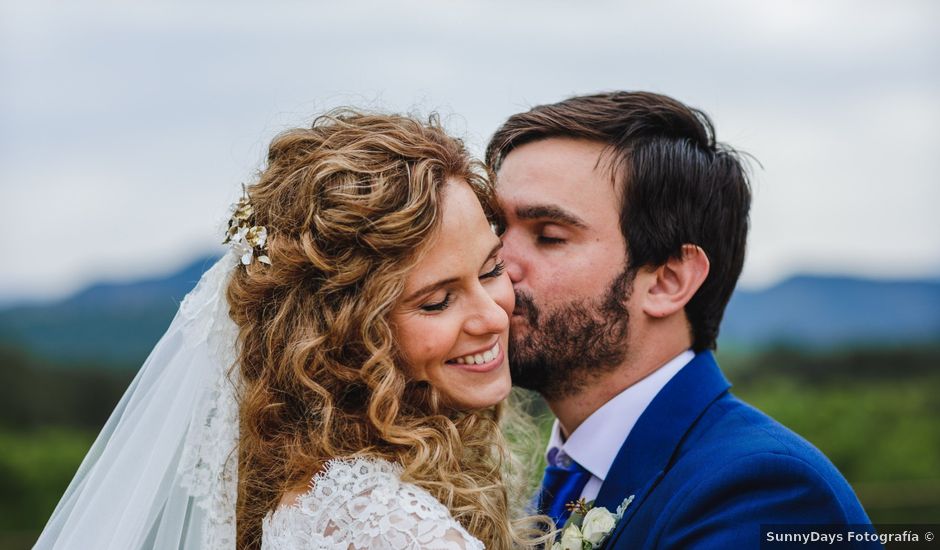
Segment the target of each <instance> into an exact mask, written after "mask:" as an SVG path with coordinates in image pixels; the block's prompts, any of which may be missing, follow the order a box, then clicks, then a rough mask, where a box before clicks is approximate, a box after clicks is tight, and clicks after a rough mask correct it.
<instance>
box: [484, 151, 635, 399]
mask: <svg viewBox="0 0 940 550" xmlns="http://www.w3.org/2000/svg"><path fill="white" fill-rule="evenodd" d="M603 152H604V146H603V144H600V143H596V142H591V141H585V140H573V139H567V138H551V139H546V140H541V141H537V142H533V143H528V144H525V145H523V146H521V147H518V148H517V149H514V150H513V151H512V152H510V153H509V155H508V156H507V157H506V158H505V159H504V161H503V164H502V166H501V167H500V170H499V174H498V191H499V197H500V202H501V203H502V205H503V207H504V209H505V213H506V222H507V226H506V231H505V233H504V234H503V243H504V248H503V260H504V261H505V263H506V270H507V272H508V273H509V277H510V279H511V281H512V283H513V288H514V290H515V293H516V306H515V310H514V312H513V315H512V318H511V324H510V342H511V343H510V349H509V351H510V369H511V371H512V375H513V383H515V384H517V385H519V386H522V387H525V388H529V389H533V390H536V391H539V392H540V393H542V394H543V395H544V396H545V397H546V398H548V399H555V398H559V397H564V396H566V395H571V394H574V393H576V392H577V391H578V390H579V389H581V387H583V385H585V384H588V383H590V382H591V380H592V379H596V375H597V374H599V373H602V372H604V371H605V370H610V369H613V368H614V367H616V366H617V365H618V364H619V363H620V362H621V361H622V360H623V358H624V353H625V351H626V336H627V322H628V317H629V315H628V312H627V302H628V299H629V295H630V289H631V287H632V275H631V274H630V273H629V272H628V271H627V270H626V268H625V266H626V265H627V258H626V250H625V249H626V247H625V244H624V239H623V235H622V234H621V232H620V224H619V216H620V197H619V187H618V186H617V185H615V184H614V182H613V181H612V178H611V176H610V174H611V172H610V170H609V167H608V164H607V162H606V160H607V159H606V157H604V156H602V155H603Z"/></svg>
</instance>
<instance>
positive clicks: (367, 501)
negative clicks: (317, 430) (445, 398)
mask: <svg viewBox="0 0 940 550" xmlns="http://www.w3.org/2000/svg"><path fill="white" fill-rule="evenodd" d="M400 471H401V469H400V468H399V467H398V466H395V465H393V464H390V463H388V462H385V461H378V460H363V459H358V460H354V461H332V462H330V463H329V464H328V465H327V468H326V470H325V471H324V472H321V473H320V474H318V475H317V477H315V478H314V479H313V481H312V482H311V489H310V490H309V491H308V492H307V493H305V494H304V495H302V496H301V497H300V498H299V499H298V501H297V502H296V503H294V504H292V505H289V506H282V507H280V508H278V509H277V510H276V511H275V512H274V513H273V514H269V515H268V516H267V517H266V518H265V521H264V533H263V540H262V549H263V550H287V549H299V548H318V549H319V548H343V549H350V550H366V549H374V548H401V549H414V550H418V549H431V550H482V549H483V544H482V543H481V542H480V541H479V540H477V539H475V538H473V537H472V536H471V535H470V534H469V533H468V532H467V531H466V530H465V529H464V528H463V526H461V525H460V524H459V523H458V522H457V521H455V520H454V518H453V517H451V515H450V513H449V512H448V510H447V508H446V507H445V506H444V505H443V504H441V503H440V502H439V501H437V500H436V499H435V498H434V497H433V496H431V494H430V493H428V492H427V491H425V490H424V489H421V488H420V487H418V486H416V485H414V484H411V483H404V482H402V481H401V479H400V478H399V473H400Z"/></svg>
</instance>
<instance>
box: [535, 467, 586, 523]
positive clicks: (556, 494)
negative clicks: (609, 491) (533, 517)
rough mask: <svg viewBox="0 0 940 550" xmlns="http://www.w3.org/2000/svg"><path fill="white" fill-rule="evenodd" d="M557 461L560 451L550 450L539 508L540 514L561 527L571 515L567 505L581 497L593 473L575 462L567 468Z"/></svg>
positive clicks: (543, 477)
mask: <svg viewBox="0 0 940 550" xmlns="http://www.w3.org/2000/svg"><path fill="white" fill-rule="evenodd" d="M557 459H558V449H552V450H550V451H549V452H548V466H546V467H545V475H544V476H542V488H541V490H540V491H539V500H538V506H539V513H540V514H545V515H547V516H548V517H550V518H552V519H553V520H554V521H555V525H557V526H558V527H561V526H562V525H564V523H565V520H567V519H568V515H569V514H570V513H571V512H569V511H568V509H567V508H566V507H565V505H566V504H568V503H569V502H572V501H575V500H577V499H578V498H580V497H581V491H583V490H584V486H585V485H586V484H587V482H588V480H589V479H591V472H589V471H587V470H585V469H584V468H583V467H582V466H581V465H580V464H578V463H577V462H575V461H573V460H571V461H570V464H568V465H567V466H561V465H559V464H558V460H557Z"/></svg>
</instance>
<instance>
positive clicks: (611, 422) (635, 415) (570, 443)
mask: <svg viewBox="0 0 940 550" xmlns="http://www.w3.org/2000/svg"><path fill="white" fill-rule="evenodd" d="M694 357H695V353H694V352H693V351H692V350H686V351H684V352H682V353H680V354H679V355H677V356H676V357H674V358H673V359H671V360H670V361H669V362H667V363H666V364H665V365H663V366H662V367H660V368H658V369H656V370H655V371H653V372H652V373H650V374H649V375H648V376H647V377H646V378H644V379H642V380H640V381H639V382H637V383H635V384H633V385H632V386H630V387H629V388H627V389H625V390H623V391H622V392H620V393H619V394H617V395H616V396H615V397H614V398H613V399H611V400H610V401H608V402H607V403H604V404H603V405H602V406H601V407H600V408H599V409H597V410H596V411H594V412H593V413H592V414H591V416H589V417H587V419H585V421H584V422H582V423H581V425H580V426H578V428H577V429H576V430H575V431H574V433H572V434H571V437H569V438H568V439H567V441H566V440H565V439H564V438H563V437H562V435H561V425H560V424H559V423H558V419H557V418H556V419H555V423H554V424H553V425H552V433H551V435H550V436H549V441H548V449H547V450H546V456H547V455H548V453H549V452H550V451H551V450H552V449H553V448H556V449H559V450H560V451H559V455H560V456H562V457H568V458H570V459H571V460H574V461H575V462H577V463H578V464H580V465H581V466H583V467H584V469H585V470H587V471H589V472H591V475H593V476H594V477H596V478H598V479H600V480H601V481H603V480H604V479H605V478H606V477H607V472H608V471H610V466H611V465H612V464H613V463H614V459H615V458H617V453H618V452H619V451H620V447H621V446H622V445H623V442H624V441H626V439H627V436H629V435H630V432H631V431H632V430H633V426H635V425H636V422H637V420H639V419H640V415H642V414H643V411H645V410H646V407H648V406H649V404H650V403H652V401H653V399H654V398H655V397H656V395H657V394H658V393H659V392H660V390H662V389H663V387H665V385H666V384H668V383H669V381H670V380H672V377H673V376H675V375H676V373H678V372H679V371H680V370H682V367H684V366H686V365H687V364H688V363H689V362H690V361H691V360H692V359H693V358H694Z"/></svg>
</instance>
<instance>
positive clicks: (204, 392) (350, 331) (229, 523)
mask: <svg viewBox="0 0 940 550" xmlns="http://www.w3.org/2000/svg"><path fill="white" fill-rule="evenodd" d="M498 230H499V217H498V208H497V206H496V203H495V198H494V194H493V188H492V187H491V184H490V182H489V181H488V179H487V178H486V176H485V171H484V170H483V169H482V168H481V167H480V165H479V164H478V163H476V162H475V161H473V160H471V159H470V157H469V155H468V153H467V151H466V150H465V148H464V147H463V145H462V144H461V142H459V141H458V140H455V139H453V138H451V137H449V136H447V135H446V134H445V133H444V131H443V130H442V129H441V127H440V125H439V123H438V122H437V121H436V119H434V118H432V119H431V120H430V121H429V122H428V123H427V124H424V123H420V122H418V121H415V120H413V119H411V118H407V117H402V116H393V115H375V114H363V113H357V112H353V111H349V110H341V111H335V112H332V113H330V114H328V115H326V116H323V117H320V118H318V119H317V120H316V121H315V122H314V124H313V126H312V128H309V129H297V130H291V131H288V132H286V133H284V134H282V135H280V136H278V137H277V138H276V139H275V140H274V141H273V143H272V144H271V146H270V150H269V152H268V159H267V166H266V167H265V169H264V170H263V171H262V173H261V174H260V178H259V179H258V181H257V182H256V183H254V184H253V185H251V186H249V187H248V188H247V189H246V193H245V197H244V198H243V199H242V200H241V201H240V202H239V204H238V205H237V207H236V209H235V212H234V214H233V217H232V219H231V221H230V222H229V228H228V231H227V234H226V241H227V242H229V243H230V244H231V245H232V249H231V250H230V252H229V253H228V254H226V256H225V257H223V258H222V259H221V260H219V262H218V263H217V264H216V265H215V266H213V267H212V268H211V269H210V270H209V271H208V272H207V273H206V274H205V275H204V276H203V278H202V279H201V280H200V282H199V284H198V285H197V286H196V288H195V289H194V290H193V291H192V292H191V293H190V294H189V295H188V296H187V297H186V299H185V300H184V301H183V303H182V304H181V306H180V310H179V312H178V313H177V316H176V318H174V320H173V322H172V323H171V325H170V328H169V329H168V331H167V333H166V334H165V335H164V336H163V338H162V339H161V340H160V342H159V343H158V344H157V346H156V347H155V349H154V350H153V352H152V353H151V355H150V357H149V358H148V359H147V361H146V362H145V364H144V366H143V367H142V369H141V371H140V373H139V374H138V376H137V378H135V380H134V382H133V383H132V384H131V387H130V388H129V389H128V391H127V393H126V394H125V396H124V398H123V399H122V400H121V403H120V404H119V405H118V407H117V409H116V410H115V412H114V413H113V415H112V417H111V419H110V420H109V421H108V423H107V424H106V426H105V428H104V429H103V431H102V433H101V435H100V436H99V438H98V440H97V441H96V442H95V444H94V445H93V447H92V449H91V450H90V451H89V454H88V456H87V457H86V459H85V461H84V462H83V463H82V465H81V467H80V468H79V470H78V472H77V474H76V476H75V479H74V480H73V481H72V483H71V485H70V486H69V488H68V489H67V491H66V493H65V495H64V496H63V498H62V500H61V501H60V503H59V505H58V506H57V508H56V510H55V512H54V513H53V515H52V518H51V519H50V520H49V523H48V524H47V525H46V528H45V530H44V531H43V533H42V535H41V536H40V539H39V541H38V542H37V544H36V546H35V548H38V549H46V548H50V549H51V548H57V549H58V548H65V549H73V548H74V549H79V548H81V549H86V548H96V549H104V548H113V549H122V550H124V549H137V548H185V549H216V548H219V549H222V548H225V549H230V548H238V549H239V550H241V549H256V548H261V549H263V550H280V549H293V548H342V549H366V548H402V549H404V548H414V549H417V548H441V549H444V548H453V549H476V548H483V547H484V546H485V547H487V548H497V549H500V548H510V547H513V546H529V545H534V544H535V543H536V542H537V540H536V539H538V542H541V543H544V541H545V540H547V536H544V535H543V536H542V537H541V538H538V537H534V538H530V533H531V532H532V531H531V529H527V528H526V527H525V525H526V524H525V523H524V522H519V521H516V522H514V521H513V520H512V519H511V515H512V514H511V513H510V508H511V506H510V498H509V496H508V492H507V489H506V481H507V480H504V479H503V475H504V474H503V471H504V469H505V466H506V463H507V461H508V452H507V451H506V447H505V444H504V442H503V440H502V438H501V434H500V429H499V420H500V416H501V407H502V406H501V402H502V401H503V400H504V399H505V398H506V396H507V395H508V393H509V390H510V379H509V370H508V364H507V359H506V357H507V354H506V344H507V335H508V317H509V314H510V313H511V311H512V308H513V291H512V286H511V284H510V282H509V279H508V277H507V276H506V275H505V274H504V273H503V264H502V262H501V261H500V257H499V251H500V246H501V244H500V240H499V237H498V236H497V234H496V231H498Z"/></svg>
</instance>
